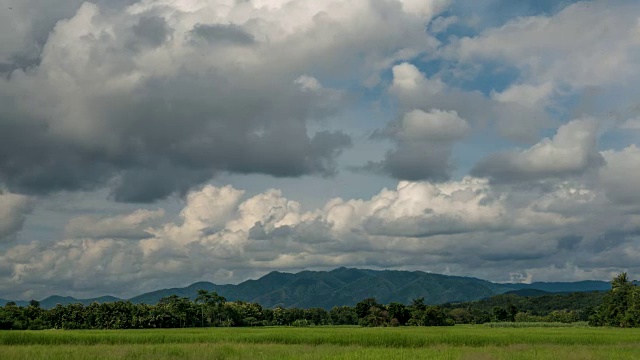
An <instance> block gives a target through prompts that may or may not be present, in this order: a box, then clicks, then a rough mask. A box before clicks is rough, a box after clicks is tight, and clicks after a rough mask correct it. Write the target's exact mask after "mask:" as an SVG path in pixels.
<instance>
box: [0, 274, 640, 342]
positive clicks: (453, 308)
mask: <svg viewBox="0 0 640 360" xmlns="http://www.w3.org/2000/svg"><path fill="white" fill-rule="evenodd" d="M197 294H198V295H197V296H196V298H195V301H192V300H190V299H189V298H187V297H179V296H177V295H171V296H168V297H164V298H162V299H160V301H159V302H158V303H157V304H155V305H146V304H134V303H132V302H130V301H116V302H112V303H102V304H99V303H97V302H96V303H92V304H90V305H88V306H84V305H83V304H70V305H66V306H63V305H60V304H59V305H57V306H56V307H54V308H53V309H43V308H41V307H40V304H39V303H38V302H37V301H35V300H32V301H31V302H30V303H29V305H28V306H26V307H24V306H17V305H15V304H12V303H9V304H7V305H5V306H4V307H2V308H0V330H42V329H66V330H70V329H155V328H196V327H242V326H246V327H256V326H295V327H307V326H318V325H361V326H363V327H397V326H451V325H455V324H483V323H489V322H494V323H505V322H510V323H522V324H530V323H563V324H572V323H576V322H587V321H589V324H590V325H594V326H615V327H638V326H640V287H637V286H635V285H634V284H633V283H632V282H631V281H629V280H628V279H627V275H626V274H620V275H619V276H618V277H616V278H615V279H614V280H613V281H612V289H611V290H610V291H609V292H607V293H598V292H594V293H573V294H556V295H541V296H526V297H525V296H519V295H516V294H504V295H499V296H495V297H493V298H490V299H486V300H482V301H476V302H468V303H456V304H445V305H442V306H433V305H427V303H426V301H425V299H424V298H416V299H413V300H412V301H411V302H410V304H408V305H405V304H403V303H399V302H392V303H389V304H383V303H380V302H378V300H377V299H375V298H366V299H364V300H362V301H360V302H358V303H357V304H356V305H355V306H353V307H351V306H337V307H334V308H333V309H331V310H330V311H327V310H325V309H322V308H308V309H300V308H283V307H280V306H278V307H276V308H275V309H268V308H263V307H262V306H261V305H260V304H259V303H249V302H243V301H227V299H225V298H224V297H223V296H220V295H218V294H217V293H215V292H209V291H207V290H203V289H201V290H198V292H197Z"/></svg>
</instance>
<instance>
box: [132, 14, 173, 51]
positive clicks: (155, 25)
mask: <svg viewBox="0 0 640 360" xmlns="http://www.w3.org/2000/svg"><path fill="white" fill-rule="evenodd" d="M131 30H132V32H133V35H134V36H135V40H134V43H133V44H132V45H133V46H136V45H138V44H140V45H143V46H150V47H152V48H156V47H158V46H160V45H162V44H164V42H165V41H166V40H167V38H168V37H169V36H170V35H171V33H172V29H171V28H170V27H169V25H168V24H167V22H166V20H165V19H164V18H161V17H159V16H149V17H142V18H140V20H139V21H138V23H137V24H135V25H134V26H133V27H132V28H131Z"/></svg>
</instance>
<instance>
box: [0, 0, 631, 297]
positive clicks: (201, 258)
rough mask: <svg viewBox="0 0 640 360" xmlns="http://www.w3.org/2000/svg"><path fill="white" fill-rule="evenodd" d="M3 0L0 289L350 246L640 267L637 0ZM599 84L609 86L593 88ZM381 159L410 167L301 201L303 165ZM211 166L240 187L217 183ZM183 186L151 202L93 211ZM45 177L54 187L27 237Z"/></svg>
mask: <svg viewBox="0 0 640 360" xmlns="http://www.w3.org/2000/svg"><path fill="white" fill-rule="evenodd" d="M7 4H9V3H8V2H7V1H4V2H3V1H2V0H0V9H2V10H0V32H2V33H3V34H5V33H7V34H13V35H12V36H3V37H0V186H1V187H2V188H6V189H8V191H9V192H8V193H4V194H0V242H2V244H1V245H2V248H3V251H2V252H0V291H1V292H2V293H3V294H5V296H3V297H12V298H21V297H22V298H37V297H43V296H45V295H50V294H51V293H54V292H63V293H64V295H66V294H69V295H76V296H93V295H102V294H104V293H112V294H115V295H121V296H129V295H134V294H135V293H139V292H142V291H146V290H153V289H156V288H162V287H167V286H173V285H175V286H177V285H186V284H188V283H192V282H194V281H198V280H210V281H215V282H218V283H227V282H237V281H240V280H244V279H247V278H249V277H256V276H259V275H261V274H263V273H265V272H267V271H270V270H276V269H277V270H300V269H326V268H333V267H337V266H362V267H383V268H397V269H421V270H428V271H433V272H441V273H449V274H456V275H474V276H478V277H483V278H488V279H492V280H510V279H513V278H515V279H522V280H526V281H537V280H559V279H565V280H575V279H587V278H600V279H607V278H609V277H610V276H611V275H612V274H614V273H615V272H616V271H618V270H622V269H625V270H628V271H629V272H630V273H631V274H636V275H638V274H640V268H639V267H638V265H637V258H638V254H640V247H639V245H638V244H639V242H638V234H640V216H638V215H637V214H638V211H639V207H638V202H639V201H640V199H638V196H636V194H639V193H640V189H638V186H637V183H638V181H637V180H636V178H637V174H638V173H640V168H639V166H640V165H639V164H638V159H640V151H638V148H637V144H634V143H633V140H634V139H635V136H636V135H637V134H636V132H635V130H636V129H637V128H639V127H638V126H637V123H638V121H637V120H636V118H637V113H636V112H635V110H634V109H635V108H634V105H635V104H634V103H633V101H635V99H636V98H637V96H636V95H637V91H636V89H635V84H636V83H637V80H638V75H639V74H638V67H637V66H634V65H635V64H636V63H638V59H639V57H638V55H639V54H640V52H639V51H638V49H639V44H640V43H639V42H638V39H640V37H639V36H638V34H639V32H638V29H639V28H638V22H637V15H636V14H637V13H638V7H637V4H635V3H631V2H616V3H611V4H603V3H597V2H584V1H583V2H578V3H575V4H571V5H569V6H559V7H555V8H554V10H553V11H549V12H547V13H544V14H542V15H540V14H536V15H534V16H520V17H517V18H512V19H508V20H506V22H504V23H501V24H498V26H497V27H493V28H491V27H490V26H489V25H492V24H496V23H497V22H499V21H502V20H495V19H480V20H479V21H477V22H475V25H474V20H473V19H470V18H468V15H469V14H470V13H476V11H475V10H478V11H477V13H486V12H495V11H497V10H496V8H495V7H496V6H497V5H496V4H494V3H492V4H489V5H487V4H474V5H472V4H470V3H469V4H467V3H465V4H464V5H462V4H461V5H453V6H452V7H451V4H450V1H446V0H430V1H414V0H375V1H374V0H354V1H343V0H328V1H308V0H251V1H231V0H229V1H227V0H181V1H175V0H98V1H94V2H92V3H88V2H87V3H85V2H83V1H75V0H74V1H61V0H51V1H44V0H25V1H22V2H19V3H15V2H14V3H11V4H10V6H12V7H13V9H12V10H11V11H12V13H10V12H8V11H6V10H5V9H6V8H7V7H6V6H4V5H7ZM462 7H469V9H471V11H467V12H465V11H460V10H461V8H462ZM483 7H486V9H489V10H486V9H484V10H483V9H480V8H483ZM521 7H527V8H528V10H527V14H525V15H530V14H531V13H535V11H533V8H536V9H537V7H532V6H528V5H523V6H521ZM517 8H520V6H519V7H517ZM462 10H464V9H462ZM483 11H484V12H483ZM505 13H509V14H512V13H513V11H511V10H509V11H506V12H505ZM501 16H502V15H500V16H497V17H500V18H501ZM501 19H502V18H501ZM476 25H477V27H476ZM461 33H464V34H465V36H462V37H460V35H459V34H461ZM434 34H436V35H437V36H436V35H434ZM598 92H600V93H601V94H605V95H602V96H598V97H597V99H598V100H606V101H591V98H589V100H588V101H587V100H584V96H583V95H584V93H598ZM594 99H595V98H594ZM576 102H578V103H581V102H582V103H587V104H586V105H587V106H581V105H579V106H577V108H573V106H574V104H575V103H576ZM603 104H604V105H603ZM372 107H373V108H374V109H373V110H371V108H372ZM605 108H606V109H605ZM624 108H627V109H630V110H620V109H624ZM603 109H604V110H603ZM369 110H371V111H369ZM377 110H379V111H377ZM603 114H604V115H603ZM570 119H573V120H571V121H569V120H570ZM612 126H616V128H615V129H614V130H613V131H612V130H611V129H612V128H611V127H612ZM551 128H557V129H556V131H555V134H552V135H548V137H545V138H542V139H541V136H540V134H541V131H545V134H547V132H546V131H548V130H549V129H551ZM344 129H350V130H349V131H346V130H344ZM620 130H626V131H625V132H624V134H623V132H622V131H620ZM364 134H366V135H364ZM371 134H373V135H371ZM364 137H368V138H367V139H364ZM374 141H377V143H375V144H374ZM514 141H515V142H517V144H518V145H517V146H518V148H514V145H513V142H514ZM613 144H615V145H613ZM385 145H389V147H384V146H385ZM351 146H354V147H355V149H354V151H349V152H348V153H347V154H346V155H347V156H345V159H342V160H340V158H341V154H343V152H345V151H346V149H347V148H349V147H351ZM471 146H473V150H472V151H470V150H469V148H470V147H471ZM611 147H613V148H611ZM608 148H611V149H608ZM385 151H386V152H385ZM363 153H366V154H364V155H363ZM454 154H455V155H454ZM478 159H481V160H480V161H478ZM340 161H343V162H344V163H341V162H340ZM367 161H369V162H368V163H367V165H365V166H364V167H365V168H366V169H368V170H369V171H374V172H377V173H381V174H384V175H385V177H381V178H382V179H384V181H385V184H386V185H387V186H391V185H390V183H389V178H388V177H389V176H390V177H392V178H396V179H399V180H400V181H399V183H398V184H397V186H391V188H387V189H383V190H380V191H379V192H377V191H376V193H375V194H371V193H367V192H366V191H365V190H362V189H342V188H341V189H340V193H341V194H345V195H344V196H343V198H335V199H331V200H327V201H326V203H324V204H323V205H322V206H311V205H310V204H308V203H305V201H309V199H310V198H313V200H312V201H315V202H316V203H317V202H318V199H321V198H322V196H323V195H324V194H326V193H329V192H331V191H326V189H319V190H318V191H316V189H311V190H307V191H308V194H304V195H302V196H300V197H301V199H300V198H297V199H296V200H292V199H290V198H289V197H290V196H291V195H290V194H291V190H292V188H290V187H289V188H288V186H293V187H294V188H295V189H300V188H302V187H304V186H305V185H306V184H307V183H306V181H308V180H309V177H308V176H315V177H324V178H327V177H332V176H335V175H338V176H340V177H338V178H337V179H335V181H330V180H324V179H314V180H313V183H314V184H318V183H323V184H327V183H330V184H331V185H330V186H341V187H348V186H346V185H345V186H343V185H342V184H353V183H355V182H356V181H359V179H361V177H362V174H359V175H358V176H359V177H357V178H356V177H351V178H345V177H348V176H354V175H353V174H338V172H339V170H340V168H341V167H342V166H343V165H344V164H350V165H352V164H362V163H366V162H367ZM473 164H477V165H476V166H475V168H473V169H472V170H471V172H470V174H471V175H467V174H468V173H469V172H468V168H469V167H473ZM360 169H362V166H361V167H360ZM252 174H266V175H269V177H268V178H267V177H256V176H253V175H252ZM219 175H222V176H219ZM244 175H248V176H244ZM216 176H218V177H217V178H216ZM279 177H288V178H296V179H288V180H286V181H285V180H281V179H278V178H279ZM214 178H216V180H215V181H218V182H220V183H227V182H230V183H231V185H228V186H212V185H204V186H203V184H208V183H211V181H212V179H214ZM224 178H229V179H231V180H229V181H222V180H221V179H224ZM381 178H376V177H371V179H372V181H371V183H376V182H382V181H383V180H381ZM238 179H241V180H238ZM264 179H268V182H269V185H265V184H263V181H264ZM354 179H358V180H354ZM343 180H344V182H342V181H343ZM236 181H237V183H236ZM298 181H299V182H298ZM294 182H296V183H295V185H291V184H292V183H294ZM240 183H245V184H244V185H242V186H240V185H239V184H240ZM258 183H259V184H258ZM371 183H370V184H369V185H367V186H368V188H369V189H371V188H373V187H374V186H377V185H371ZM256 184H258V185H256ZM234 185H235V187H234ZM239 187H243V188H246V189H247V190H246V191H245V190H240V189H238V188H239ZM270 187H275V188H276V189H270V190H265V189H267V188H270ZM327 187H329V186H327ZM79 190H82V191H83V192H82V195H80V193H79ZM85 191H86V192H85ZM94 191H95V192H94ZM296 191H297V192H298V193H301V192H302V191H300V190H294V191H293V192H294V193H295V192H296ZM54 192H57V194H56V195H55V196H50V195H49V194H51V193H54ZM176 193H178V194H180V195H182V196H180V197H174V198H173V199H172V202H169V201H165V202H162V203H158V204H156V205H154V207H155V208H154V209H152V208H148V207H147V208H144V209H138V210H136V207H134V205H132V204H116V203H109V204H108V208H109V209H110V210H109V211H107V210H104V209H103V212H100V209H96V208H93V209H91V207H99V206H100V204H101V205H105V203H104V201H111V200H115V201H116V202H152V201H157V200H159V199H162V198H165V197H167V196H169V195H171V194H176ZM332 193H335V192H332ZM354 193H357V194H360V196H362V197H363V198H361V199H358V198H352V197H353V195H352V194H354ZM18 194H22V195H18ZM35 194H37V195H40V196H42V197H41V199H42V200H43V201H45V202H47V204H48V206H47V207H46V209H43V210H42V212H40V211H36V212H35V213H34V214H33V215H31V216H32V217H30V219H34V222H36V220H37V221H39V223H38V225H36V226H35V227H33V228H27V229H25V230H24V231H23V232H22V233H21V236H19V237H18V236H16V234H18V232H20V231H21V229H22V228H23V227H25V225H24V224H25V219H26V216H27V214H29V213H30V212H31V209H32V201H33V200H32V199H33V198H34V197H33V196H32V195H35ZM285 194H287V196H285ZM74 196H75V197H74ZM98 196H99V197H100V198H101V200H100V201H102V203H99V202H98V201H97V200H96V199H95V198H92V197H98ZM105 196H108V197H109V199H107V200H105V199H104V197H105ZM331 196H334V195H331ZM65 198H74V199H80V198H82V203H83V204H84V205H83V207H82V209H83V211H82V214H79V212H80V211H79V210H78V209H75V210H73V209H71V208H67V210H66V212H60V213H59V214H56V215H55V216H51V218H46V219H45V217H47V216H48V215H49V213H50V212H51V211H52V210H54V209H60V208H62V206H60V205H59V204H55V202H56V201H61V200H60V199H65ZM174 200H175V201H183V202H182V203H176V202H173V201H174ZM320 201H324V200H320ZM87 204H88V205H87ZM96 204H99V205H96ZM177 204H178V205H177ZM86 206H89V207H90V208H89V209H88V210H89V211H90V212H86V211H84V210H87V209H86ZM176 206H178V207H179V208H176ZM105 207H107V206H105ZM140 207H144V206H143V205H140ZM74 211H76V213H72V214H69V212H74ZM87 213H89V214H91V215H87ZM67 215H68V216H69V217H70V218H66V216H67ZM43 222H44V223H45V225H44V226H40V225H42V223H43ZM29 224H31V220H30V221H29ZM65 224H66V225H65ZM42 228H46V229H47V230H46V231H47V232H46V234H45V231H43V230H42ZM49 229H52V230H53V231H49ZM56 230H57V231H56ZM57 234H59V236H58V235H57ZM14 239H17V240H19V241H13V240H14Z"/></svg>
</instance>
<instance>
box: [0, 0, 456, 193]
mask: <svg viewBox="0 0 640 360" xmlns="http://www.w3.org/2000/svg"><path fill="white" fill-rule="evenodd" d="M446 3H447V2H442V1H433V2H420V4H417V3H413V2H406V4H405V3H404V2H403V3H398V2H395V1H383V2H371V1H368V0H358V1H353V2H348V3H345V2H343V1H327V2H321V3H310V2H307V1H292V2H287V3H272V2H269V3H260V2H236V3H233V4H231V5H229V6H227V5H222V4H219V3H216V2H173V1H160V2H150V1H138V2H135V3H134V2H119V3H118V4H117V6H112V5H111V4H107V2H97V3H96V4H91V3H83V4H82V5H77V6H76V7H75V8H74V11H75V12H65V13H64V14H63V15H60V16H58V17H52V19H53V18H55V19H56V20H55V21H57V23H56V22H54V23H55V26H52V27H51V29H50V34H49V35H48V38H46V39H44V41H42V42H41V50H39V51H38V56H37V58H38V62H37V64H36V65H34V66H32V67H29V68H16V69H14V70H13V71H12V72H11V73H10V74H7V76H6V77H4V78H2V79H0V94H1V95H2V99H3V100H2V103H1V104H0V106H1V108H2V109H3V110H2V111H1V112H0V133H1V134H3V135H0V136H2V141H1V144H0V154H2V155H0V174H2V175H0V182H2V183H4V184H5V185H6V186H7V187H8V188H9V189H11V190H12V191H15V192H20V193H25V194H49V193H52V192H56V191H61V190H65V191H75V190H91V189H96V188H102V187H109V188H110V189H111V194H112V198H113V199H115V200H116V201H122V202H152V201H155V200H158V199H162V198H165V197H167V196H169V195H171V194H173V193H181V194H184V193H186V192H187V191H188V189H190V188H192V187H193V186H196V185H198V184H202V183H204V182H205V181H207V180H209V179H211V178H212V177H213V176H215V175H216V174H218V173H220V172H230V173H240V174H255V173H259V174H268V175H273V176H276V177H299V176H303V175H315V176H333V175H335V174H336V172H337V170H338V166H337V162H336V160H337V158H338V157H339V156H340V155H341V153H342V151H343V150H344V149H346V148H348V147H349V146H351V143H352V141H351V139H350V136H349V135H348V134H346V133H345V132H342V131H340V130H336V129H328V128H326V127H325V128H323V125H322V121H323V119H327V118H329V117H331V116H335V115H336V114H340V113H341V112H342V111H343V109H344V108H345V107H346V106H347V105H348V104H350V103H351V100H350V99H351V97H350V96H349V94H347V93H346V92H345V91H343V90H339V89H333V88H331V87H327V86H323V85H322V84H323V83H324V80H325V79H326V80H327V81H330V82H335V79H345V80H346V81H348V82H349V83H356V84H359V83H361V82H364V81H366V80H367V79H370V78H371V77H375V76H377V75H378V74H379V73H380V72H381V71H383V70H385V69H386V68H387V66H389V64H390V63H392V62H393V61H396V60H397V59H402V58H404V57H413V56H417V54H419V53H421V52H423V51H426V50H427V49H431V48H433V47H434V46H436V44H437V41H436V40H435V39H434V38H432V37H431V36H429V35H428V34H425V32H424V26H425V24H426V23H427V22H428V21H429V20H430V18H431V17H432V16H436V15H437V13H438V12H440V11H442V10H443V9H444V7H445V6H446ZM37 5H38V6H36V8H37V7H39V6H44V4H41V3H38V4H37ZM382 17H384V18H385V19H387V20H386V21H388V23H387V25H388V26H386V27H385V29H384V30H383V29H382V28H381V27H380V26H379V24H380V19H381V18H382ZM356 19H358V21H355V20H356ZM396 25H397V26H396ZM400 25H402V26H400ZM48 33H49V32H48ZM309 39H315V40H314V41H309ZM12 51H13V50H12ZM16 51H17V50H16ZM363 62H364V63H363ZM361 64H362V65H361ZM345 74H350V75H348V76H346V75H345ZM310 79H315V82H313V83H310V82H309V81H310ZM296 80H297V81H296ZM300 81H306V82H304V83H300ZM312 85H313V86H312ZM310 86H311V87H310ZM310 90H313V91H310ZM311 129H317V130H311ZM34 169H38V170H35V171H34Z"/></svg>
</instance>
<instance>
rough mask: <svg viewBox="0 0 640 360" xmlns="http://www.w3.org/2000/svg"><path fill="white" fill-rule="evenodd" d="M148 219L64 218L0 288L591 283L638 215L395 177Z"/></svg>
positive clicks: (21, 251) (229, 198)
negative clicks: (340, 271) (559, 274)
mask: <svg viewBox="0 0 640 360" xmlns="http://www.w3.org/2000/svg"><path fill="white" fill-rule="evenodd" d="M162 218H163V212H162V211H161V210H158V211H148V210H139V211H134V212H130V213H124V214H122V215H116V216H110V217H99V218H94V217H86V216H84V217H79V218H74V219H72V220H70V221H69V223H68V225H67V227H66V230H67V231H66V236H65V237H64V238H63V239H60V240H57V241H54V242H38V241H34V242H31V243H29V244H19V245H15V246H13V247H11V248H9V249H7V251H6V252H4V253H3V254H2V255H0V261H2V263H3V264H9V265H8V271H9V273H10V274H11V275H10V276H8V277H5V278H2V280H1V281H0V289H2V290H3V291H6V292H7V293H11V294H17V295H16V296H19V294H20V293H21V292H22V291H27V290H28V289H35V293H34V296H35V294H43V295H44V294H50V293H51V292H52V291H53V290H52V289H54V288H55V289H60V288H62V289H69V293H71V294H84V295H97V294H99V293H104V292H105V291H107V290H106V289H109V290H110V291H109V292H111V293H114V294H117V295H121V296H129V295H133V292H132V290H131V289H132V288H135V289H136V291H135V292H136V293H137V292H141V291H146V290H153V289H154V288H158V287H166V286H168V284H187V283H191V282H194V281H197V280H211V281H216V282H228V281H239V280H243V279H246V278H247V277H251V276H256V275H258V274H263V273H264V272H267V271H270V270H274V269H280V270H283V269H291V270H297V269H308V268H332V267H336V266H368V267H371V266H380V267H391V268H409V269H429V270H431V271H436V272H445V271H454V272H455V273H457V274H469V275H470V274H475V275H476V276H481V277H487V278H493V279H504V280H508V277H509V276H510V275H509V274H510V273H512V272H513V271H514V269H520V270H522V271H524V272H525V273H526V274H533V275H532V276H534V279H535V280H541V279H548V278H544V277H542V276H546V275H544V274H547V271H546V270H544V269H546V268H547V267H548V265H549V263H552V264H555V266H557V267H558V268H559V269H560V268H564V267H567V266H570V267H576V268H577V269H579V270H576V271H582V270H583V269H586V268H592V269H594V271H596V272H594V274H596V273H597V274H600V275H602V274H605V269H607V268H608V267H609V266H610V264H611V262H610V261H611V259H612V258H615V257H620V256H622V257H623V258H624V259H626V257H628V255H623V254H632V253H636V252H637V251H639V250H640V249H637V247H636V246H635V245H634V244H635V242H634V240H633V236H634V235H633V234H634V233H637V232H639V231H640V218H638V217H637V216H635V215H630V214H624V213H621V212H619V211H618V210H616V208H615V206H614V205H612V203H611V202H609V201H608V200H607V199H606V198H605V197H604V196H603V195H602V193H601V192H600V191H599V190H597V189H593V190H592V189H589V188H586V187H585V185H584V184H580V183H573V184H569V183H565V184H558V185H553V186H552V189H551V190H547V191H541V192H538V191H535V190H528V191H518V192H513V191H509V190H508V189H507V188H501V187H499V186H495V185H492V184H490V183H489V182H488V181H487V180H486V179H478V178H472V177H467V178H464V179H462V180H460V181H448V182H444V183H430V182H407V181H403V182H400V183H399V184H398V186H397V187H396V188H395V189H383V190H381V191H380V192H379V193H378V194H376V195H374V196H372V197H371V198H369V199H340V198H336V199H332V200H329V201H327V203H326V204H325V205H324V206H322V207H319V208H315V209H308V210H305V209H304V208H303V206H302V205H301V204H300V203H299V202H297V201H293V200H290V199H287V198H285V197H284V196H283V195H282V192H281V191H279V190H275V189H272V190H267V191H265V192H263V193H259V194H256V195H253V196H247V195H246V193H245V192H244V191H241V190H238V189H235V188H233V187H231V186H224V187H215V186H211V185H207V186H204V187H203V188H200V189H198V190H194V191H191V192H190V193H189V194H188V195H187V196H186V198H185V202H184V205H183V208H182V210H181V212H180V214H179V217H178V218H177V219H173V220H168V221H165V222H161V221H160V220H162ZM92 224H93V226H91V225H92ZM613 229H616V230H615V231H613ZM594 254H601V255H598V257H595V258H594ZM608 261H609V263H608ZM625 264H626V260H625ZM625 266H626V265H625ZM630 267H633V266H631V265H630ZM479 268H481V269H483V270H482V273H481V274H478V273H477V270H478V269H479ZM447 269H449V270H447ZM634 269H635V267H634ZM607 271H609V270H607ZM634 271H635V270H634ZM600 275H599V276H600ZM585 276H586V275H585ZM581 278H582V277H581ZM96 279H98V281H97V280H96ZM97 283H99V284H100V286H97V285H96V284H97ZM134 285H135V286H134Z"/></svg>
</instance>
